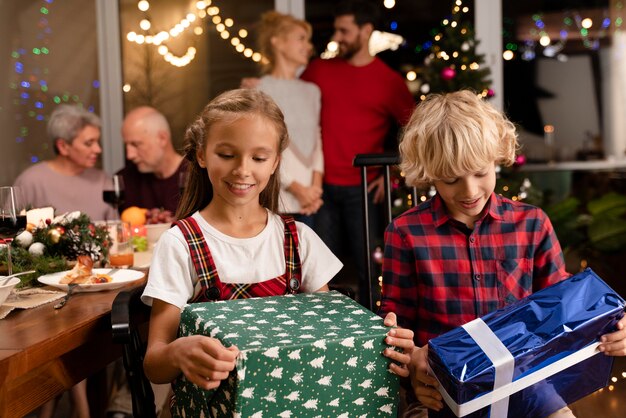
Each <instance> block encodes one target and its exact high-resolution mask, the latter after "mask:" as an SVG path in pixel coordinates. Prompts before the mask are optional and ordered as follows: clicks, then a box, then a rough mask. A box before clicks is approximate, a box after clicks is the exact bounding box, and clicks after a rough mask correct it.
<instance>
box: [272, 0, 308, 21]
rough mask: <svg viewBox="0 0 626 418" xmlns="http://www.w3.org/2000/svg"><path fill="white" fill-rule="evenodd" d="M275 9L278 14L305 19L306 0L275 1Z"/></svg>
mask: <svg viewBox="0 0 626 418" xmlns="http://www.w3.org/2000/svg"><path fill="white" fill-rule="evenodd" d="M274 8H275V9H276V11H277V12H281V13H286V14H290V15H292V16H294V17H297V18H298V19H304V0H275V1H274Z"/></svg>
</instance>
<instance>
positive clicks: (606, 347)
mask: <svg viewBox="0 0 626 418" xmlns="http://www.w3.org/2000/svg"><path fill="white" fill-rule="evenodd" d="M600 343H601V344H600V345H599V346H598V350H600V351H601V352H603V353H604V354H606V355H607V356H626V315H624V317H622V319H620V320H619V322H618V323H617V331H615V332H612V333H610V334H605V335H603V336H602V338H600Z"/></svg>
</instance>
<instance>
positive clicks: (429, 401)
mask: <svg viewBox="0 0 626 418" xmlns="http://www.w3.org/2000/svg"><path fill="white" fill-rule="evenodd" d="M409 371H410V372H411V386H413V391H414V392H415V396H417V399H418V400H419V401H420V402H421V403H422V404H423V405H424V406H425V407H427V408H430V409H434V410H436V411H439V410H441V408H443V402H442V401H441V400H442V397H441V394H440V393H439V391H438V390H437V389H436V388H437V386H439V382H437V379H435V378H434V377H432V376H429V375H428V345H425V346H423V347H421V348H416V349H415V350H414V351H413V356H412V357H411V364H410V365H409Z"/></svg>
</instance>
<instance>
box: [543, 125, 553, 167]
mask: <svg viewBox="0 0 626 418" xmlns="http://www.w3.org/2000/svg"><path fill="white" fill-rule="evenodd" d="M543 140H544V142H545V144H546V160H547V161H548V162H550V161H554V126H552V125H545V126H544V127H543Z"/></svg>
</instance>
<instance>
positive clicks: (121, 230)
mask: <svg viewBox="0 0 626 418" xmlns="http://www.w3.org/2000/svg"><path fill="white" fill-rule="evenodd" d="M107 226H108V230H109V237H110V238H111V247H110V248H109V264H110V265H111V267H116V268H129V267H132V266H133V263H134V255H133V244H132V241H131V236H132V234H131V227H130V224H129V223H128V222H123V221H112V222H109V223H107Z"/></svg>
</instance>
